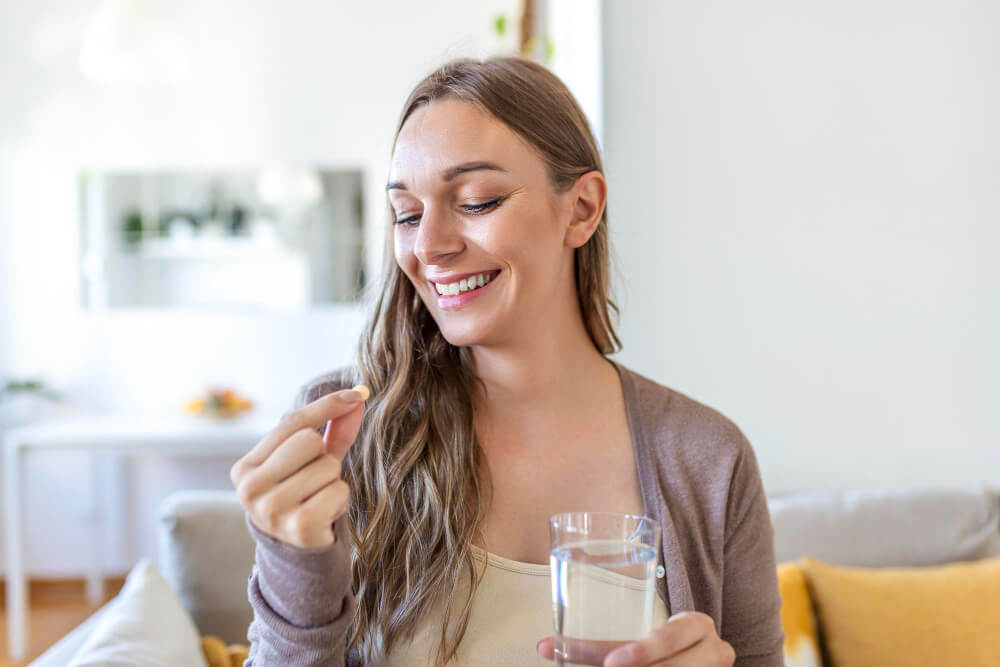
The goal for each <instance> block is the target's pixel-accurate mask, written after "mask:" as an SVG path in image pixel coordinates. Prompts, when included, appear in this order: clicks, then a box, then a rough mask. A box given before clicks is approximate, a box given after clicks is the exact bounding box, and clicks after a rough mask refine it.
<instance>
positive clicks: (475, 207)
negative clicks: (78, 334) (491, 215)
mask: <svg viewBox="0 0 1000 667" xmlns="http://www.w3.org/2000/svg"><path fill="white" fill-rule="evenodd" d="M500 199H501V198H500V197H497V198H496V199H491V200H489V201H487V202H483V203H482V204H463V205H462V208H463V209H465V210H466V211H468V212H469V213H473V214H478V213H486V212H487V211H492V210H493V209H495V208H496V207H497V206H499V205H500Z"/></svg>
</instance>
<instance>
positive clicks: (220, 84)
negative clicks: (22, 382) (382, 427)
mask: <svg viewBox="0 0 1000 667" xmlns="http://www.w3.org/2000/svg"><path fill="white" fill-rule="evenodd" d="M167 4H168V5H170V7H171V10H172V12H173V15H174V17H175V21H176V24H177V25H178V27H179V28H180V29H181V31H182V33H184V34H186V35H187V37H188V39H189V41H190V43H191V45H192V59H193V61H194V62H195V65H196V66H195V68H194V70H193V72H192V73H191V76H190V77H189V78H188V79H187V80H185V81H183V82H181V83H179V84H176V85H146V86H141V87H137V86H122V87H112V86H106V85H99V84H97V83H93V82H91V81H89V80H87V79H85V78H84V77H83V76H82V75H81V73H80V71H79V69H78V66H77V53H78V50H79V48H80V44H81V41H82V37H83V33H84V29H85V27H86V25H87V23H88V21H89V20H90V18H91V16H92V14H93V12H94V10H95V8H96V6H97V2H95V1H93V0H91V1H89V2H68V1H66V0H39V1H38V2H28V3H12V2H6V3H3V5H0V25H3V26H4V31H3V32H4V38H3V40H0V80H2V81H3V85H2V86H0V322H2V326H0V376H8V375H17V376H23V375H29V374H32V375H34V374H40V375H42V376H43V377H44V378H45V379H46V380H48V381H49V382H51V383H52V384H53V385H55V386H56V387H58V388H60V389H64V390H66V391H68V392H69V393H70V395H71V398H72V401H73V405H74V406H75V408H76V409H80V410H97V411H101V412H108V413H112V412H114V413H119V412H124V413H130V414H163V413H169V412H173V411H176V410H177V409H178V406H179V404H180V402H181V401H182V400H183V399H185V398H189V397H190V396H191V395H192V394H195V393H199V392H200V391H202V390H203V389H204V388H205V386H206V384H207V383H209V382H213V383H214V382H228V383H232V384H234V385H235V386H237V387H238V388H240V389H241V390H242V391H244V392H246V393H247V394H249V395H250V396H251V397H252V398H254V399H255V400H256V401H257V402H258V409H259V410H260V411H261V412H262V413H263V414H266V415H270V414H273V415H278V414H280V413H281V411H283V410H284V409H285V408H286V407H287V406H288V404H289V402H290V401H291V399H292V397H293V394H294V391H295V390H296V389H297V388H298V386H299V385H300V384H301V383H302V382H304V381H305V380H306V379H308V378H310V377H312V376H314V375H316V374H318V373H320V372H322V371H324V370H328V369H329V368H331V367H335V366H338V365H341V364H343V363H345V362H346V361H347V360H348V359H349V356H350V354H351V352H352V351H353V346H354V341H355V339H356V336H357V333H358V331H359V330H360V326H361V321H362V320H361V315H360V313H359V312H358V310H357V309H356V308H349V307H348V308H345V307H330V308H327V309H323V310H319V311H316V312H312V313H303V314H286V313H271V314H239V313H231V314H228V315H227V314H193V313H183V312H162V311H161V312H158V311H140V312H120V313H112V314H105V315H93V314H88V313H84V312H81V311H80V309H79V305H78V304H79V302H80V279H79V256H78V255H79V245H80V236H79V228H78V226H79V220H78V210H77V208H78V195H77V192H76V189H75V188H76V178H77V174H78V173H79V170H80V169H81V168H83V167H109V168H110V167H137V168H142V167H154V168H155V167H179V168H183V167H200V166H236V167H241V166H257V165H260V164H262V163H265V162H268V161H270V160H283V161H293V162H294V161H305V162H315V163H319V164H323V165H329V166H341V165H342V166H348V167H360V168H362V169H363V170H364V172H365V174H364V176H365V188H366V201H365V204H366V209H367V210H366V215H367V221H366V222H367V223H369V226H370V228H371V229H372V230H374V231H372V232H371V233H370V236H369V238H368V241H369V252H370V258H371V261H372V264H373V266H374V265H377V263H378V260H379V259H380V258H381V251H382V244H381V241H382V229H381V228H380V225H381V224H382V223H384V222H385V220H384V201H385V199H384V183H385V177H386V173H387V169H388V158H389V150H390V142H391V138H392V133H393V130H394V125H395V122H396V119H397V116H398V114H399V111H400V107H401V105H402V103H403V101H404V99H405V96H406V94H407V93H408V92H409V89H410V87H412V85H413V84H415V83H416V82H417V80H419V78H420V77H421V76H422V75H423V74H425V73H426V72H427V71H429V70H430V69H431V68H432V67H434V66H435V65H437V64H439V63H440V62H442V61H443V60H445V59H447V58H449V57H453V56H459V55H472V56H486V55H490V54H492V53H494V52H495V51H496V50H497V49H498V48H501V47H504V46H508V45H509V44H506V43H505V44H501V43H499V42H498V40H497V38H496V37H495V35H494V33H493V19H494V18H495V16H496V15H497V14H499V13H503V12H506V13H507V14H509V15H510V17H511V21H510V24H511V25H512V26H513V27H514V29H515V30H516V26H517V21H516V14H517V11H518V10H519V7H520V3H519V2H518V0H490V1H488V2H475V3H470V2H465V1H464V0H437V1H436V2H434V3H412V2H404V1H403V0H383V1H381V2H346V1H339V2H331V1H320V0H295V1H292V2H269V1H266V0H252V1H249V2H247V1H242V2H235V1H233V0H228V1H225V0H220V1H216V2H209V3H205V2H196V1H195V0H181V1H179V2H173V3H167ZM228 463H229V462H225V461H219V462H218V464H217V465H214V466H210V468H211V469H210V470H209V471H205V470H203V469H201V468H194V467H192V466H190V465H188V466H184V465H177V466H174V465H166V466H165V467H162V468H150V467H148V466H152V465H154V464H146V463H143V464H142V465H141V466H137V468H136V469H134V470H133V477H132V481H131V483H132V485H133V487H135V488H138V489H140V490H141V493H139V494H138V495H137V497H136V499H135V500H134V502H135V503H136V505H135V507H134V508H133V514H134V516H135V520H136V525H135V526H133V527H131V529H130V530H131V532H132V533H133V534H135V535H138V537H137V538H136V539H135V540H134V541H133V543H132V544H131V545H128V548H127V549H125V550H120V549H119V550H117V552H116V553H115V554H114V557H113V559H112V567H111V570H117V571H122V570H123V569H125V568H126V567H127V566H128V564H129V562H130V561H131V560H132V559H134V558H135V557H137V555H138V554H149V555H153V554H154V553H155V548H154V544H153V543H152V542H151V539H152V538H151V533H150V534H146V533H147V532H148V530H149V527H150V525H151V517H152V516H153V510H154V507H155V502H156V501H157V500H158V497H160V496H162V492H165V491H166V490H169V489H170V488H176V487H180V486H189V485H191V484H192V482H193V481H196V482H197V483H198V484H199V485H201V486H218V487H219V488H226V487H228V485H229V482H228V476H227V475H226V471H227V469H228ZM156 465H158V464H156ZM85 469H86V467H85V466H82V465H80V462H79V461H78V460H77V459H75V458H72V457H68V456H62V457H55V458H50V459H48V460H39V461H38V462H36V463H35V464H32V466H31V467H30V475H31V480H29V483H31V482H34V484H33V487H32V490H31V491H30V492H29V497H28V503H29V505H30V506H31V507H32V510H31V512H32V513H31V514H29V524H32V535H31V545H30V554H31V555H30V557H29V559H28V562H29V563H30V564H31V568H32V572H34V573H37V574H44V575H55V574H63V573H70V574H71V573H74V572H80V571H82V565H81V564H80V563H79V558H76V557H75V556H74V553H73V549H72V548H67V547H68V546H69V545H72V544H73V543H74V542H76V541H77V540H79V539H85V537H86V534H87V530H88V528H87V527H86V526H85V525H82V524H80V519H81V516H80V515H79V513H77V512H76V511H75V510H73V511H67V510H66V509H65V508H64V507H63V506H62V505H60V504H59V503H58V502H57V500H56V498H57V497H58V496H63V497H73V496H74V494H76V495H80V494H84V493H85V492H86V481H85V479H84V478H83V476H82V473H83V471H84V470H85ZM163 469H165V470H167V474H160V473H159V472H157V471H158V470H163ZM151 489H153V490H155V489H159V491H160V492H159V493H157V492H154V491H152V490H151ZM42 517H45V519H43V518H42ZM45 521H55V522H56V523H55V524H50V525H49V526H48V527H44V529H43V527H42V526H40V525H39V524H40V523H44V522H45Z"/></svg>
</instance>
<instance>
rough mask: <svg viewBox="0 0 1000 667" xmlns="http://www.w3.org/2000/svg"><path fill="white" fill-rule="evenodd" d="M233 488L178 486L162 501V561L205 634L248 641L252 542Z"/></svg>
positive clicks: (187, 607)
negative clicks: (176, 489) (215, 489)
mask: <svg viewBox="0 0 1000 667" xmlns="http://www.w3.org/2000/svg"><path fill="white" fill-rule="evenodd" d="M244 516H245V515H244V510H243V507H242V505H240V503H239V501H238V500H237V498H236V493H235V492H234V491H178V492H176V493H173V494H171V495H170V496H168V497H167V498H166V499H165V500H164V501H163V503H162V504H161V505H160V517H159V518H160V520H159V533H158V538H159V539H158V542H159V561H160V562H159V566H160V570H161V571H162V572H163V577H164V578H165V579H166V580H167V582H168V583H169V584H170V586H171V588H173V589H174V592H176V593H177V595H178V597H180V599H181V603H182V604H183V605H184V607H185V608H186V609H187V610H188V612H189V613H190V614H191V617H192V618H193V619H194V622H195V625H196V626H198V630H199V632H201V634H202V635H208V634H211V635H216V636H218V637H219V638H221V639H222V640H223V641H225V642H227V643H240V644H245V643H247V628H248V626H249V625H250V621H251V618H252V616H253V612H252V610H251V608H250V602H249V600H248V598H247V580H248V579H249V578H250V572H251V570H252V569H253V563H254V542H253V538H252V537H251V536H250V531H249V530H248V529H247V525H246V520H245V518H244Z"/></svg>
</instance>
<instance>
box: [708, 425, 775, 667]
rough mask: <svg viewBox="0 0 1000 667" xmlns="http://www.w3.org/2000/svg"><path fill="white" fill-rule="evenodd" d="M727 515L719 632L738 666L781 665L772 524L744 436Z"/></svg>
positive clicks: (762, 488) (752, 452)
mask: <svg viewBox="0 0 1000 667" xmlns="http://www.w3.org/2000/svg"><path fill="white" fill-rule="evenodd" d="M726 517H727V518H726V540H725V550H724V556H723V563H724V564H723V568H724V575H723V584H722V585H723V588H722V630H721V637H722V639H724V640H726V641H727V642H729V643H730V644H731V645H732V647H733V649H735V651H736V663H735V665H736V667H782V666H783V665H784V664H785V663H784V660H785V658H784V650H783V643H784V637H785V635H784V631H783V630H782V628H781V596H780V594H779V593H778V574H777V567H776V563H775V556H774V528H773V526H772V524H771V515H770V512H769V511H768V508H767V496H766V495H765V493H764V484H763V482H762V481H761V477H760V470H759V468H758V465H757V458H756V455H755V454H754V451H753V448H752V447H751V446H750V443H749V442H747V441H746V439H745V438H743V448H742V452H741V454H740V455H739V456H738V457H737V459H736V464H735V466H734V469H733V477H732V482H731V485H730V492H729V499H728V507H727V514H726Z"/></svg>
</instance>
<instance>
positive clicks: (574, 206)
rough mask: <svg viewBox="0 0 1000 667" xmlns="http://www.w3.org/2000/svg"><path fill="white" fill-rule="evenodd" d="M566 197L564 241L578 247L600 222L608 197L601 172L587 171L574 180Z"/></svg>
mask: <svg viewBox="0 0 1000 667" xmlns="http://www.w3.org/2000/svg"><path fill="white" fill-rule="evenodd" d="M566 197H567V198H568V201H567V206H568V207H569V216H570V217H569V224H568V225H567V227H566V236H565V238H564V243H565V244H566V246H567V247H569V248H579V247H580V246H582V245H583V244H584V243H586V242H587V241H589V240H590V237H591V236H593V234H594V230H596V229H597V225H598V224H599V223H600V222H601V216H602V215H604V206H605V204H607V199H608V184H607V182H606V181H605V180H604V176H603V175H602V174H601V172H599V171H588V172H587V173H586V174H584V175H582V176H580V178H578V179H577V180H576V183H574V184H573V187H571V188H570V189H569V191H567V192H566Z"/></svg>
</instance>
